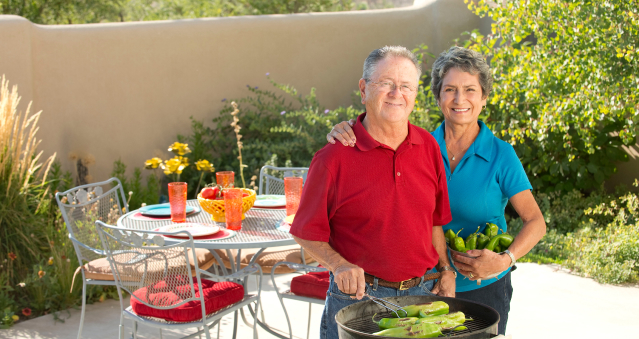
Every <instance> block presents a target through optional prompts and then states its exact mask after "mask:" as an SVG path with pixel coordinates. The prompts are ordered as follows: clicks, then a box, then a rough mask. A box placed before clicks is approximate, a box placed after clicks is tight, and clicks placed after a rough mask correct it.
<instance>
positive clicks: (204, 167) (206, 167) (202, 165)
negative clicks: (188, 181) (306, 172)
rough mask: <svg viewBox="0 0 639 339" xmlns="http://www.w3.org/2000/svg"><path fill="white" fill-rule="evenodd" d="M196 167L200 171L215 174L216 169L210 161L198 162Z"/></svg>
mask: <svg viewBox="0 0 639 339" xmlns="http://www.w3.org/2000/svg"><path fill="white" fill-rule="evenodd" d="M195 167H197V170H198V171H208V172H215V168H214V167H213V165H211V163H210V162H209V161H208V160H200V161H198V162H196V163H195Z"/></svg>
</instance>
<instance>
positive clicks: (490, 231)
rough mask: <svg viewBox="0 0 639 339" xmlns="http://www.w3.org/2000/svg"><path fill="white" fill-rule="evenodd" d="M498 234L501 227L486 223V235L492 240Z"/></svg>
mask: <svg viewBox="0 0 639 339" xmlns="http://www.w3.org/2000/svg"><path fill="white" fill-rule="evenodd" d="M498 232H499V227H498V226H497V225H495V224H493V223H492V222H487V223H486V228H485V229H484V234H485V235H487V236H488V237H490V238H492V237H494V236H496V235H497V233H498Z"/></svg>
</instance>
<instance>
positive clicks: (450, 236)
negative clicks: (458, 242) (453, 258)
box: [444, 229, 455, 245]
mask: <svg viewBox="0 0 639 339" xmlns="http://www.w3.org/2000/svg"><path fill="white" fill-rule="evenodd" d="M444 237H446V242H447V243H449V244H450V245H452V244H453V241H455V232H453V230H451V229H448V231H446V233H445V234H444Z"/></svg>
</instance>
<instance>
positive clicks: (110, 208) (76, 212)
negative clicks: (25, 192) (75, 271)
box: [55, 178, 129, 264]
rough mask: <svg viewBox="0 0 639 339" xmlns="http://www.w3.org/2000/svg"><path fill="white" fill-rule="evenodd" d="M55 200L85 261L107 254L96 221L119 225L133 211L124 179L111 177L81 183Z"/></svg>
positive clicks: (80, 257) (61, 193)
mask: <svg viewBox="0 0 639 339" xmlns="http://www.w3.org/2000/svg"><path fill="white" fill-rule="evenodd" d="M55 199H56V201H57V203H58V206H59V207H60V211H61V212H62V218H63V219H64V223H65V224H66V227H67V230H68V231H69V238H71V240H72V242H73V246H74V247H75V252H76V254H77V255H78V262H79V263H80V264H82V263H83V261H84V260H86V261H92V260H95V259H98V258H102V257H104V256H105V254H104V252H103V250H102V242H101V241H100V237H99V236H98V233H97V231H96V229H95V222H96V221H97V220H101V221H104V222H107V223H110V224H115V223H116V222H117V220H118V218H119V217H120V216H121V215H123V214H124V213H127V212H128V211H129V209H128V206H127V204H126V198H125V196H124V190H123V188H122V183H121V182H120V180H118V179H117V178H111V179H109V180H107V181H102V182H98V183H94V184H88V185H83V186H78V187H75V188H72V189H70V190H68V191H65V192H58V193H56V194H55Z"/></svg>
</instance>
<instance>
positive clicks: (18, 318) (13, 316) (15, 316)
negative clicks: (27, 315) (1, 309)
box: [11, 314, 20, 321]
mask: <svg viewBox="0 0 639 339" xmlns="http://www.w3.org/2000/svg"><path fill="white" fill-rule="evenodd" d="M11 319H13V321H18V320H20V317H18V316H17V315H15V314H14V315H12V316H11Z"/></svg>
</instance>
